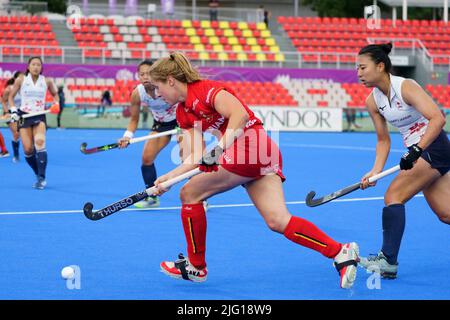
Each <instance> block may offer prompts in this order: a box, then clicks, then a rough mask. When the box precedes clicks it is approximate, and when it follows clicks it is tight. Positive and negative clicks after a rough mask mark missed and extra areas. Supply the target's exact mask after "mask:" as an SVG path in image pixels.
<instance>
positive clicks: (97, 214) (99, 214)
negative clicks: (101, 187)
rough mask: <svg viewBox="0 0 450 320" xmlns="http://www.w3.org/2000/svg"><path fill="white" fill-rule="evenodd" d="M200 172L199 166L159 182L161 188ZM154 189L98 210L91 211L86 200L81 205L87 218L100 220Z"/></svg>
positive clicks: (90, 205) (151, 193) (150, 193)
mask: <svg viewBox="0 0 450 320" xmlns="http://www.w3.org/2000/svg"><path fill="white" fill-rule="evenodd" d="M200 172H201V171H200V169H199V168H195V169H193V170H191V171H188V172H186V173H183V174H181V175H179V176H178V177H176V178H173V179H170V180H167V181H165V182H163V183H161V186H162V187H163V188H168V187H170V186H172V185H174V184H176V183H178V182H180V181H183V180H184V179H189V178H190V177H193V176H195V175H197V174H199V173H200ZM155 191H156V187H155V186H153V187H150V188H148V189H145V190H143V191H140V192H138V193H135V194H133V195H131V196H128V197H126V198H124V199H122V200H119V201H117V202H114V203H113V204H110V205H108V206H106V207H104V208H102V209H100V210H98V211H92V209H93V208H94V205H93V204H92V203H90V202H87V203H86V204H85V205H84V207H83V212H84V215H85V216H86V218H88V219H89V220H100V219H103V218H105V217H107V216H110V215H112V214H113V213H115V212H117V211H119V210H122V209H124V208H126V207H129V206H131V205H132V204H134V203H136V202H139V201H141V200H143V199H145V198H146V197H148V196H152V195H153V193H154V192H155Z"/></svg>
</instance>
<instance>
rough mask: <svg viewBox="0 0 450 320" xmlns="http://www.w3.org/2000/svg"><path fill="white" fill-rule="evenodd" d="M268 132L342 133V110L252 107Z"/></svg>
mask: <svg viewBox="0 0 450 320" xmlns="http://www.w3.org/2000/svg"><path fill="white" fill-rule="evenodd" d="M251 109H252V110H253V112H255V115H256V116H257V117H258V118H260V119H261V120H262V121H263V123H264V127H265V128H266V129H267V130H279V131H342V109H339V108H295V107H276V108H270V107H251Z"/></svg>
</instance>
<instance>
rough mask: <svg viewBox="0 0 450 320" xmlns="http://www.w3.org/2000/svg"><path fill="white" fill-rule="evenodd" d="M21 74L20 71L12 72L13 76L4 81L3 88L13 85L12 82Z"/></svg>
mask: <svg viewBox="0 0 450 320" xmlns="http://www.w3.org/2000/svg"><path fill="white" fill-rule="evenodd" d="M21 74H22V72H20V71H16V72H14V75H13V77H12V78H11V79H9V80H8V81H6V84H5V87H7V86H10V85H13V84H14V82H15V81H16V79H17V78H18V77H19V76H20V75H21Z"/></svg>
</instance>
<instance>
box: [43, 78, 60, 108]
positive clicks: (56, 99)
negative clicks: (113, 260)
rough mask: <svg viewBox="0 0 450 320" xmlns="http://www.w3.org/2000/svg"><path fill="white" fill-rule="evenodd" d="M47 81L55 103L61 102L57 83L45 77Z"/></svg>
mask: <svg viewBox="0 0 450 320" xmlns="http://www.w3.org/2000/svg"><path fill="white" fill-rule="evenodd" d="M45 80H46V82H47V88H48V91H49V92H50V94H51V95H52V96H53V101H54V103H58V104H59V95H58V89H57V88H56V85H55V83H54V82H53V80H51V79H45Z"/></svg>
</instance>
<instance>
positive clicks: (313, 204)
mask: <svg viewBox="0 0 450 320" xmlns="http://www.w3.org/2000/svg"><path fill="white" fill-rule="evenodd" d="M398 170H400V166H399V165H396V166H395V167H392V168H390V169H387V170H385V171H383V172H380V173H379V174H376V175H374V176H372V177H370V178H369V182H370V183H371V182H375V181H377V180H378V179H381V178H383V177H385V176H387V175H390V174H392V173H394V172H396V171H398ZM360 188H361V182H357V183H355V184H352V185H350V186H348V187H345V188H343V189H340V190H338V191H335V192H333V193H330V194H327V195H326V196H323V197H321V198H318V199H313V198H314V196H315V195H316V192H315V191H311V192H309V193H308V195H307V196H306V205H307V206H308V207H317V206H320V205H322V204H324V203H327V202H330V201H332V200H334V199H337V198H340V197H342V196H345V195H346V194H349V193H350V192H353V191H355V190H358V189H360Z"/></svg>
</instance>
